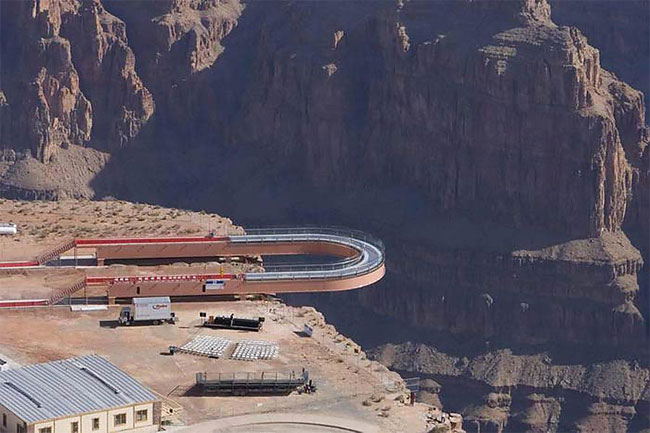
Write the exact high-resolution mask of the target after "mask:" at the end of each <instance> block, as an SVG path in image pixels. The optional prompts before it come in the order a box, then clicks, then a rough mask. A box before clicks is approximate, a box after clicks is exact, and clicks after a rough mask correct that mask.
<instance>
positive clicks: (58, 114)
mask: <svg viewBox="0 0 650 433" xmlns="http://www.w3.org/2000/svg"><path fill="white" fill-rule="evenodd" d="M1 17H2V39H3V42H2V65H3V66H2V68H3V70H2V76H3V90H4V92H5V95H6V100H7V102H6V105H7V108H6V110H5V114H4V115H3V119H2V122H3V128H2V129H3V130H2V133H3V136H2V137H3V138H2V141H3V145H2V147H3V148H11V149H13V150H18V151H29V154H30V155H31V156H33V157H35V158H36V159H38V160H40V161H41V162H44V163H47V162H49V161H50V159H51V157H52V155H53V154H54V153H55V152H56V151H57V149H59V148H61V147H67V146H70V145H77V146H87V145H92V146H93V147H96V148H98V149H101V150H112V149H115V148H119V147H120V146H123V145H125V144H126V143H127V142H128V141H129V140H131V139H132V138H133V137H135V136H136V135H137V134H138V132H139V130H140V128H141V127H142V125H143V124H144V123H146V121H147V120H148V119H149V117H151V115H152V113H153V109H154V106H153V100H152V99H151V94H150V93H149V92H148V90H147V89H146V88H145V87H144V86H143V84H142V82H141V81H140V79H139V78H138V76H137V74H136V73H135V69H134V66H135V58H134V56H133V52H132V51H131V50H130V48H129V47H128V45H127V43H126V33H125V30H124V23H123V22H121V21H120V20H119V19H117V18H116V17H114V16H112V15H110V14H108V13H107V12H106V11H105V10H104V9H103V7H102V5H101V3H100V2H99V1H98V0H84V1H77V0H47V1H36V0H30V1H9V2H4V3H3V5H2V15H1ZM109 88H110V91H109V90H108V89H109Z"/></svg>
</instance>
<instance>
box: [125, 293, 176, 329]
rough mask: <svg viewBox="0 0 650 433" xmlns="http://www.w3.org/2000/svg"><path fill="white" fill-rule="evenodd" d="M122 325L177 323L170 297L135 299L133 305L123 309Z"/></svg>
mask: <svg viewBox="0 0 650 433" xmlns="http://www.w3.org/2000/svg"><path fill="white" fill-rule="evenodd" d="M118 322H119V324H120V325H126V326H129V325H133V324H143V325H144V324H152V325H160V324H162V323H165V322H167V323H171V324H174V323H176V314H174V312H172V302H171V300H170V299H169V296H164V297H157V298H133V304H132V305H130V306H128V307H123V308H122V310H121V311H120V317H119V318H118Z"/></svg>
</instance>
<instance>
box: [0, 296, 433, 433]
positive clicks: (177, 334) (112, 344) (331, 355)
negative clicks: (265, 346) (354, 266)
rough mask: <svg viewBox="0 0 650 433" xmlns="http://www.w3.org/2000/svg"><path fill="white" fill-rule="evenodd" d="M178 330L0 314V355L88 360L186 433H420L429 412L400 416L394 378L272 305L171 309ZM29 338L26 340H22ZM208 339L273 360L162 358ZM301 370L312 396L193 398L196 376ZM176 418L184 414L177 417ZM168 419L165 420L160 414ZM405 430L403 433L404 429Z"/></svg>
mask: <svg viewBox="0 0 650 433" xmlns="http://www.w3.org/2000/svg"><path fill="white" fill-rule="evenodd" d="M173 309H174V310H175V312H176V313H177V315H178V317H179V322H178V323H177V324H176V325H167V324H166V325H160V326H134V327H117V326H116V324H115V319H116V317H117V316H118V314H119V307H110V308H109V309H108V310H105V311H92V312H91V311H86V312H73V311H70V309H69V308H67V307H53V308H41V309H30V310H11V311H9V310H6V311H0V329H2V339H1V340H0V353H3V354H5V355H6V356H9V357H11V358H12V359H13V360H14V361H17V362H19V363H23V364H29V363H34V362H43V361H50V360H56V359H61V358H65V357H70V356H78V355H84V354H89V353H96V354H99V355H101V356H105V357H107V358H108V359H109V360H111V361H112V362H113V363H115V364H116V365H118V366H119V367H120V368H122V369H124V370H125V371H126V372H128V373H129V374H131V375H133V376H134V377H136V378H137V379H139V380H140V381H142V382H143V383H145V384H146V385H148V386H150V387H151V388H152V389H153V390H154V391H156V392H157V393H159V394H160V395H161V396H162V397H163V398H164V400H165V402H166V403H165V410H166V411H167V409H168V408H172V409H174V412H175V416H176V417H178V418H180V419H181V420H182V422H183V423H185V424H191V423H196V422H200V421H206V420H210V419H214V418H218V417H226V416H233V415H242V414H249V413H265V412H275V413H278V412H283V411H291V412H296V411H300V412H305V413H309V412H312V413H319V414H323V413H327V414H334V415H336V414H338V416H341V417H347V418H351V419H359V420H364V421H366V422H370V423H374V424H376V425H378V426H380V428H381V430H382V431H391V432H392V431H394V432H404V431H408V432H420V431H425V428H426V422H425V413H426V411H427V408H426V407H424V406H420V405H416V406H415V407H410V406H405V405H404V404H402V403H401V401H399V400H396V398H401V397H400V396H402V395H403V389H401V390H400V388H399V384H396V382H395V381H396V380H398V376H396V375H395V373H392V372H390V371H388V370H387V369H386V368H385V367H383V366H381V365H380V364H377V363H375V362H371V361H368V360H367V359H366V358H365V355H364V354H363V353H362V352H360V351H358V346H356V344H354V343H353V342H351V341H350V340H348V339H346V338H345V337H343V336H341V335H340V334H338V333H337V332H336V330H335V329H334V328H333V327H332V326H331V325H327V324H325V323H324V321H323V318H322V315H320V313H317V312H315V311H314V310H313V309H311V308H293V307H287V306H285V305H283V304H281V303H278V302H270V301H237V302H221V303H209V304H208V303H185V304H174V305H173ZM200 311H205V312H207V313H208V315H217V314H224V315H229V314H231V313H234V314H236V315H238V316H244V317H257V316H260V315H261V316H265V317H266V322H265V323H264V326H263V328H262V331H261V332H259V333H255V332H253V333H251V332H245V331H232V330H213V329H206V328H202V327H200V326H199V325H200V318H199V312H200ZM304 323H310V324H311V325H312V326H314V329H315V332H314V335H313V337H311V338H309V337H304V336H301V335H299V334H300V333H299V332H298V331H299V330H301V329H302V326H303V324H304ZM26 329H27V330H28V332H25V330H26ZM199 334H203V335H214V336H222V337H225V338H228V339H230V340H232V341H234V342H237V341H239V340H241V339H257V340H270V341H275V342H277V343H278V344H279V348H280V352H279V355H278V357H277V358H276V359H273V360H269V361H252V362H251V361H236V360H231V359H210V358H205V357H198V356H193V355H188V354H176V355H174V356H170V355H169V354H168V348H169V346H170V345H176V346H179V345H182V344H184V343H186V342H187V341H189V340H191V339H192V338H193V337H194V336H196V335H199ZM302 368H305V369H307V370H309V372H310V375H311V377H312V378H313V380H314V382H315V384H316V385H317V387H318V391H317V392H316V393H315V394H309V395H307V394H303V395H298V394H297V393H294V394H291V395H289V396H271V397H215V396H210V397H206V396H193V395H191V392H188V391H190V389H191V387H192V385H193V384H194V381H195V374H196V373H197V372H208V373H218V372H221V373H233V372H237V373H241V372H262V371H264V372H269V373H270V372H281V373H288V372H290V371H296V372H300V371H301V369H302ZM181 408H182V410H181ZM167 415H169V414H167ZM406 426H408V428H407V427H406Z"/></svg>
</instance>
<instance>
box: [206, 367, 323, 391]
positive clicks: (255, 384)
mask: <svg viewBox="0 0 650 433" xmlns="http://www.w3.org/2000/svg"><path fill="white" fill-rule="evenodd" d="M195 389H196V391H198V393H200V394H204V395H205V394H215V395H289V394H291V393H292V392H293V391H300V392H303V391H305V392H310V391H313V390H315V388H314V386H313V384H312V382H311V380H310V379H309V371H307V370H305V369H303V370H302V372H301V373H299V374H297V373H295V372H293V371H292V372H291V373H275V372H274V373H269V372H261V373H213V374H208V373H196V385H195Z"/></svg>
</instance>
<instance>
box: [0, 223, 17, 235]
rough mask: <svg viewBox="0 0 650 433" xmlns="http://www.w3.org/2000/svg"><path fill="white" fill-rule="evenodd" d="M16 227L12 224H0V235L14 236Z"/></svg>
mask: <svg viewBox="0 0 650 433" xmlns="http://www.w3.org/2000/svg"><path fill="white" fill-rule="evenodd" d="M16 233H18V227H17V226H16V224H14V223H0V235H15V234H16Z"/></svg>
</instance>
